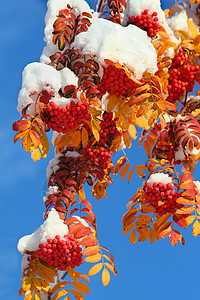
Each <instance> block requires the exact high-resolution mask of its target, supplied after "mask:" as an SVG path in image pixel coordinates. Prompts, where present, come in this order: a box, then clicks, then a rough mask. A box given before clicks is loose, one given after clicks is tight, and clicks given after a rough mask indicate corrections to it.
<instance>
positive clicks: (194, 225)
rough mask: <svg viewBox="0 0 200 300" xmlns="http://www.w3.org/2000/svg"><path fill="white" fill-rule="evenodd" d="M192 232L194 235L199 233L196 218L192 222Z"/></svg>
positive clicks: (199, 225) (199, 229)
mask: <svg viewBox="0 0 200 300" xmlns="http://www.w3.org/2000/svg"><path fill="white" fill-rule="evenodd" d="M192 234H193V235H194V236H198V235H199V234H200V223H199V221H198V220H196V221H195V222H194V224H193V228H192Z"/></svg>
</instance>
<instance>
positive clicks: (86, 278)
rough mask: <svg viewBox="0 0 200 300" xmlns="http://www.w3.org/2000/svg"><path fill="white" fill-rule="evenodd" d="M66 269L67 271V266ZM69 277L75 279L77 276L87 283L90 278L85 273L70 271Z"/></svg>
mask: <svg viewBox="0 0 200 300" xmlns="http://www.w3.org/2000/svg"><path fill="white" fill-rule="evenodd" d="M67 271H69V268H68V269H67ZM68 274H69V272H68ZM70 277H71V278H73V279H77V278H80V279H83V280H85V281H86V282H87V283H88V284H90V278H89V276H88V275H86V274H83V273H81V272H72V274H71V275H70Z"/></svg>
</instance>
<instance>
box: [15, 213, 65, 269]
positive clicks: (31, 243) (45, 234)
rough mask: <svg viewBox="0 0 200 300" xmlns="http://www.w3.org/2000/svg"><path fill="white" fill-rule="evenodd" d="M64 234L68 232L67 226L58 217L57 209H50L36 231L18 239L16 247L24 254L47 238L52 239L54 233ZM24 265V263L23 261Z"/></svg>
mask: <svg viewBox="0 0 200 300" xmlns="http://www.w3.org/2000/svg"><path fill="white" fill-rule="evenodd" d="M66 234H68V226H67V225H66V224H64V221H63V220H61V219H60V217H59V214H58V213H57V211H56V210H55V209H52V210H51V211H50V212H49V215H48V218H47V219H46V221H45V222H44V223H43V224H42V225H41V226H40V227H39V228H38V230H37V231H35V232H34V233H33V234H31V235H26V236H24V237H22V238H21V239H20V240H19V242H18V245H17V248H18V251H19V252H20V253H21V254H25V252H26V251H36V250H37V249H38V248H39V244H41V243H45V242H47V239H49V238H51V239H54V238H55V236H56V235H60V237H61V238H62V237H64V235H66ZM24 265H26V263H25V262H24Z"/></svg>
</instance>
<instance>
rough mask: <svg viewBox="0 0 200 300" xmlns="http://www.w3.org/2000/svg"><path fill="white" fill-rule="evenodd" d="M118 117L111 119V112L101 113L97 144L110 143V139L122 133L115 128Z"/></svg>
mask: <svg viewBox="0 0 200 300" xmlns="http://www.w3.org/2000/svg"><path fill="white" fill-rule="evenodd" d="M117 120H118V118H115V119H114V120H113V113H112V112H105V113H104V115H103V121H102V122H101V130H100V131H99V135H100V140H99V142H98V144H99V145H106V144H107V145H110V143H111V142H112V140H113V139H114V138H115V137H116V136H118V135H121V134H122V133H121V132H119V131H118V130H117V128H116V123H117Z"/></svg>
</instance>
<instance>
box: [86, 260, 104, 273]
mask: <svg viewBox="0 0 200 300" xmlns="http://www.w3.org/2000/svg"><path fill="white" fill-rule="evenodd" d="M102 267H103V263H98V264H96V265H94V266H93V267H92V268H91V269H90V270H89V272H88V276H93V275H95V274H97V273H98V272H99V271H100V270H101V269H102Z"/></svg>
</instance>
